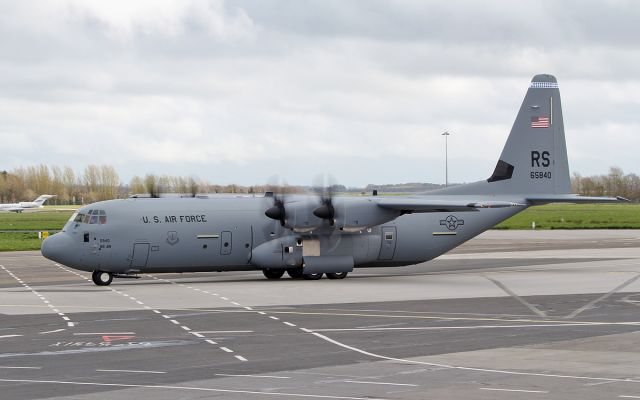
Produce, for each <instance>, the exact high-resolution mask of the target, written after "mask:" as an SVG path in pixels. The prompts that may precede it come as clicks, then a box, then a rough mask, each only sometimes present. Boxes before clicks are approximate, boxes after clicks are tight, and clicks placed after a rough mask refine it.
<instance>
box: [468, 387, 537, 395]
mask: <svg viewBox="0 0 640 400" xmlns="http://www.w3.org/2000/svg"><path fill="white" fill-rule="evenodd" d="M479 389H480V390H492V391H495V392H523V393H543V394H544V393H549V392H548V391H546V390H524V389H499V388H479Z"/></svg>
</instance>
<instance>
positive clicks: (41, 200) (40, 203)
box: [33, 194, 54, 206]
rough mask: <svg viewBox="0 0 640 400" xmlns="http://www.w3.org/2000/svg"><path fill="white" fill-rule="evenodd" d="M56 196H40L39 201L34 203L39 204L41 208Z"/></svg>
mask: <svg viewBox="0 0 640 400" xmlns="http://www.w3.org/2000/svg"><path fill="white" fill-rule="evenodd" d="M52 197H54V196H52V195H50V194H43V195H41V196H38V198H37V199H35V200H34V201H33V202H34V203H35V204H37V205H38V206H41V205H43V204H44V202H45V201H47V200H49V199H50V198H52Z"/></svg>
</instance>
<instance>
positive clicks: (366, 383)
mask: <svg viewBox="0 0 640 400" xmlns="http://www.w3.org/2000/svg"><path fill="white" fill-rule="evenodd" d="M344 382H349V383H360V384H363V385H391V386H420V385H414V384H413V383H392V382H369V381H344Z"/></svg>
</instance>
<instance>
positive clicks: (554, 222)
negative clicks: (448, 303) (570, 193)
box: [0, 204, 640, 251]
mask: <svg viewBox="0 0 640 400" xmlns="http://www.w3.org/2000/svg"><path fill="white" fill-rule="evenodd" d="M70 216H71V211H68V212H67V211H40V212H29V213H26V212H25V213H21V214H16V213H0V231H20V230H33V231H58V230H60V229H62V227H63V226H64V224H65V223H66V222H67V220H68V219H69V217H70ZM532 222H535V223H536V229H640V205H639V204H587V205H576V204H550V205H546V206H541V207H532V208H530V209H528V210H526V211H524V212H522V213H520V214H518V215H516V216H514V217H512V218H509V219H508V220H506V221H504V222H503V223H501V224H500V225H498V226H496V228H495V229H531V223H532ZM39 248H40V240H39V239H38V233H37V232H29V233H27V232H0V251H11V250H37V249H39Z"/></svg>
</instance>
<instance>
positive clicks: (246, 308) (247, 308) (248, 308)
mask: <svg viewBox="0 0 640 400" xmlns="http://www.w3.org/2000/svg"><path fill="white" fill-rule="evenodd" d="M244 309H245V310H249V311H253V308H251V307H244Z"/></svg>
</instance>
